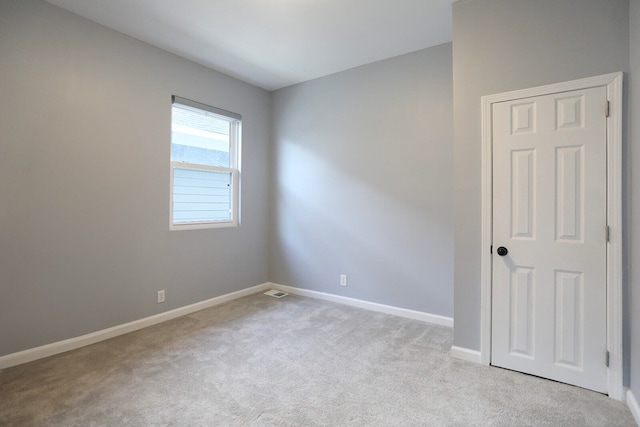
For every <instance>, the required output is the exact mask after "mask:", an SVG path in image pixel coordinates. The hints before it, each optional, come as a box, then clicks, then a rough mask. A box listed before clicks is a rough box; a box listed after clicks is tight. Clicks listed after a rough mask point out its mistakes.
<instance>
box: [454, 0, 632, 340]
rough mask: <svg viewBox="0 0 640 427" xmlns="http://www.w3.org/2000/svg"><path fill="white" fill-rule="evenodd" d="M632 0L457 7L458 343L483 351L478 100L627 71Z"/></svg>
mask: <svg viewBox="0 0 640 427" xmlns="http://www.w3.org/2000/svg"><path fill="white" fill-rule="evenodd" d="M628 11H629V4H628V1H627V0H563V1H557V0H537V1H530V0H469V1H466V0H463V1H458V2H456V3H454V4H453V81H454V90H453V92H454V171H455V172H454V175H455V178H454V193H455V200H454V211H455V245H454V247H455V251H454V253H455V255H454V266H455V267H454V271H455V273H454V277H455V278H454V283H455V285H454V288H455V295H454V300H455V310H454V313H455V316H454V319H455V338H454V344H455V345H456V346H459V347H463V348H467V349H472V350H480V253H481V250H483V249H484V250H488V249H489V248H481V222H480V221H481V190H482V189H481V144H480V141H481V125H480V114H481V109H480V107H481V105H480V98H481V97H482V96H483V95H491V94H495V93H501V92H506V91H511V90H516V89H524V88H528V87H534V86H540V85H544V84H551V83H557V82H563V81H569V80H574V79H578V78H582V77H590V76H595V75H600V74H605V73H610V72H616V71H628V58H629V50H628V49H629V33H628V22H629V21H628V16H627V14H628Z"/></svg>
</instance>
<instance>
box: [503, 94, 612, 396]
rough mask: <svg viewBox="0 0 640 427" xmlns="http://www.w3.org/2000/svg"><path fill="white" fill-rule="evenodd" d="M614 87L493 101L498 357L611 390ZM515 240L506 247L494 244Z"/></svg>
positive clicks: (557, 377) (510, 365)
mask: <svg viewBox="0 0 640 427" xmlns="http://www.w3.org/2000/svg"><path fill="white" fill-rule="evenodd" d="M605 101H606V90H605V88H604V87H596V88H591V89H586V90H579V91H572V92H564V93H558V94H550V95H545V96H539V97H533V98H527V99H521V100H516V101H507V102H501V103H496V104H493V111H492V113H493V171H494V175H493V203H494V204H493V233H494V234H493V246H494V255H493V282H492V361H491V362H492V364H494V365H497V366H502V367H505V368H509V369H515V370H518V371H522V372H527V373H531V374H534V375H539V376H542V377H546V378H551V379H554V380H558V381H562V382H567V383H570V384H575V385H578V386H581V387H585V388H589V389H592V390H596V391H601V392H605V391H606V389H607V387H606V379H607V369H606V366H605V351H606V241H605V226H606V117H605V114H604V111H605V110H604V106H605ZM500 246H503V247H505V248H507V249H508V254H507V255H506V256H498V255H497V253H496V250H495V248H498V247H500Z"/></svg>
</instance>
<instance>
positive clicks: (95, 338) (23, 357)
mask: <svg viewBox="0 0 640 427" xmlns="http://www.w3.org/2000/svg"><path fill="white" fill-rule="evenodd" d="M266 289H269V284H266V283H265V284H262V285H257V286H253V287H251V288H247V289H242V290H240V291H236V292H232V293H229V294H225V295H221V296H219V297H216V298H211V299H208V300H205V301H200V302H197V303H195V304H191V305H187V306H184V307H180V308H176V309H174V310H170V311H165V312H164V313H159V314H156V315H153V316H149V317H145V318H143V319H139V320H134V321H133V322H129V323H124V324H122V325H118V326H114V327H111V328H107V329H102V330H100V331H96V332H92V333H90V334H86V335H81V336H79V337H75V338H69V339H67V340H63V341H58V342H54V343H51V344H47V345H43V346H40V347H35V348H31V349H28V350H24V351H20V352H17V353H11V354H7V355H5V356H0V369H5V368H9V367H11V366H16V365H21V364H23V363H27V362H31V361H34V360H37V359H42V358H44V357H49V356H53V355H56V354H60V353H64V352H66V351H70V350H75V349H77V348H80V347H84V346H86V345H90V344H95V343H97V342H100V341H104V340H108V339H110V338H113V337H117V336H118V335H124V334H127V333H129V332H133V331H137V330H139V329H142V328H146V327H148V326H152V325H156V324H158V323H162V322H166V321H167V320H171V319H175V318H176V317H180V316H184V315H186V314H191V313H194V312H196V311H199V310H203V309H205V308H209V307H214V306H216V305H220V304H222V303H225V302H228V301H231V300H234V299H238V298H242V297H245V296H248V295H251V294H255V293H258V292H260V291H263V290H266Z"/></svg>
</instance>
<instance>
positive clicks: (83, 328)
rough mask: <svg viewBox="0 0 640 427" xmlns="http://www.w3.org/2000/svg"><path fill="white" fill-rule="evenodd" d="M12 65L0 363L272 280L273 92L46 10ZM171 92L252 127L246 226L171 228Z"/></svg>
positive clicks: (0, 140)
mask: <svg viewBox="0 0 640 427" xmlns="http://www.w3.org/2000/svg"><path fill="white" fill-rule="evenodd" d="M0 58H1V60H0V95H1V97H2V100H3V102H2V103H0V242H2V244H1V245H0V325H2V327H1V328H0V355H5V354H9V353H12V352H17V351H20V350H24V349H28V348H32V347H35V346H39V345H43V344H47V343H50V342H55V341H58V340H62V339H66V338H70V337H75V336H78V335H81V334H85V333H88V332H93V331H96V330H100V329H103V328H107V327H111V326H114V325H118V324H122V323H125V322H128V321H132V320H136V319H140V318H143V317H146V316H149V315H153V314H156V313H159V312H163V311H166V310H170V309H173V308H176V307H181V306H184V305H187V304H190V303H195V302H198V301H203V300H206V299H208V298H212V297H216V296H219V295H222V294H226V293H229V292H232V291H236V290H239V289H244V288H247V287H250V286H253V285H257V284H260V283H263V282H266V281H268V279H269V278H268V270H269V269H268V256H267V250H268V223H267V218H268V216H267V215H266V214H265V211H266V206H267V205H268V203H269V200H268V167H269V151H268V150H269V134H270V115H269V108H270V94H269V93H268V92H266V91H264V90H262V89H259V88H256V87H254V86H251V85H249V84H246V83H244V82H240V81H238V80H235V79H233V78H230V77H228V76H225V75H223V74H220V73H218V72H215V71H212V70H210V69H207V68H205V67H202V66H200V65H196V64H194V63H192V62H189V61H186V60H184V59H181V58H178V57H176V56H174V55H171V54H169V53H167V52H164V51H162V50H160V49H157V48H154V47H152V46H150V45H147V44H144V43H142V42H140V41H137V40H135V39H132V38H130V37H127V36H124V35H122V34H120V33H117V32H115V31H112V30H109V29H106V28H104V27H102V26H100V25H98V24H95V23H93V22H91V21H88V20H86V19H83V18H80V17H78V16H76V15H73V14H71V13H68V12H66V11H64V10H62V9H59V8H57V7H55V6H52V5H50V4H48V3H44V2H41V1H39V0H20V1H13V0H2V1H0ZM172 94H176V95H180V96H183V97H186V98H190V99H194V100H198V101H200V102H203V103H207V104H211V105H214V106H216V107H219V108H223V109H226V110H229V111H233V112H237V113H240V114H242V116H243V151H242V225H241V226H240V227H238V228H233V229H209V230H197V231H169V148H170V139H169V138H170V111H171V110H170V99H171V95H172ZM159 289H164V290H166V297H167V302H166V303H164V304H157V303H156V291H157V290H159Z"/></svg>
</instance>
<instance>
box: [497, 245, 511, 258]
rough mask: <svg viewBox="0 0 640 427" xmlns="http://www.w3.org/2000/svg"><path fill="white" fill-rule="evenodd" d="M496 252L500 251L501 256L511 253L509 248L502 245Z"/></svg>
mask: <svg viewBox="0 0 640 427" xmlns="http://www.w3.org/2000/svg"><path fill="white" fill-rule="evenodd" d="M496 252H498V255H500V256H505V255H506V254H508V253H509V250H508V249H507V248H505V247H504V246H500V247H499V248H498V250H497V251H496Z"/></svg>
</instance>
